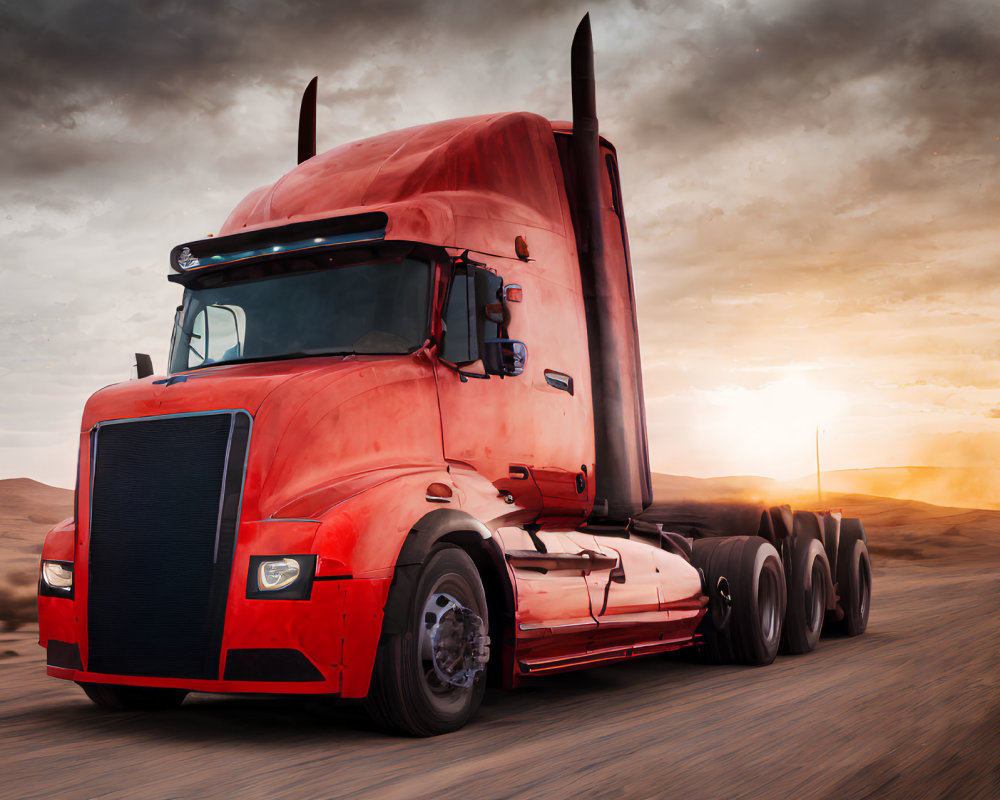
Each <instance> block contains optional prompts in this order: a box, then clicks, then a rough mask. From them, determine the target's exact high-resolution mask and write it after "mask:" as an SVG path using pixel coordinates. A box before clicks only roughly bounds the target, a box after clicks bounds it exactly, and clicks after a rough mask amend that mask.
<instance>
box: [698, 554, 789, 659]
mask: <svg viewBox="0 0 1000 800" xmlns="http://www.w3.org/2000/svg"><path fill="white" fill-rule="evenodd" d="M694 560H695V564H697V565H698V566H700V567H701V568H702V569H703V570H705V574H706V577H707V579H708V582H709V590H710V592H717V587H718V585H719V581H720V579H721V578H725V580H726V583H727V584H728V590H729V594H730V597H731V599H732V610H731V612H730V614H729V619H728V624H727V625H726V626H725V628H724V629H723V630H721V631H720V630H716V629H711V630H708V631H707V632H706V648H707V654H708V657H709V658H710V659H711V660H713V661H719V662H726V661H735V662H736V663H739V664H752V665H763V664H770V663H771V662H772V661H774V657H775V655H777V653H778V644H779V642H780V640H781V620H782V618H783V617H784V614H785V580H784V576H783V574H782V570H781V559H780V558H779V557H778V551H777V550H775V549H774V546H773V545H771V544H770V543H769V542H767V541H765V540H764V539H761V538H760V537H759V536H732V537H725V538H720V539H701V540H698V541H696V542H695V544H694ZM712 602H714V597H713V596H711V595H710V603H712Z"/></svg>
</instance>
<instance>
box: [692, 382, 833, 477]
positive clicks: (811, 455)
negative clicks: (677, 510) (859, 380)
mask: <svg viewBox="0 0 1000 800" xmlns="http://www.w3.org/2000/svg"><path fill="white" fill-rule="evenodd" d="M705 394H706V397H705V400H706V404H707V407H706V408H705V413H706V414H707V415H708V417H709V418H710V419H711V423H710V425H709V429H710V432H709V439H710V441H709V442H706V444H707V445H710V446H711V447H713V448H714V449H715V450H716V452H717V454H718V457H719V463H720V474H745V475H763V476H766V477H771V478H779V479H788V478H796V477H801V476H802V475H808V474H809V473H811V472H813V471H814V470H815V469H816V455H815V440H816V432H817V429H818V430H820V431H821V433H824V434H825V433H826V432H828V431H830V430H832V429H833V428H834V426H835V424H836V422H837V420H838V419H839V418H840V416H841V414H842V412H843V409H844V406H845V403H846V399H845V398H846V396H845V394H844V393H843V392H841V391H838V390H836V389H833V388H831V387H829V386H825V385H823V383H822V382H821V381H819V380H817V379H815V378H813V377H812V376H810V375H809V374H808V373H793V374H790V375H785V376H784V377H781V378H779V379H777V380H775V381H772V382H770V383H766V384H764V385H762V386H760V387H759V388H753V389H751V388H746V387H737V386H721V387H718V388H716V389H713V390H710V391H708V392H706V393H705ZM722 465H725V466H724V467H723V466H722Z"/></svg>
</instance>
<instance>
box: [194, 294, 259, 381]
mask: <svg viewBox="0 0 1000 800" xmlns="http://www.w3.org/2000/svg"><path fill="white" fill-rule="evenodd" d="M245 331H246V315H245V314H244V312H243V309H242V308H240V307H239V306H223V305H212V306H207V307H205V308H203V309H202V310H201V311H199V312H198V316H196V317H195V318H194V322H193V323H192V324H191V336H190V341H189V345H188V363H187V365H188V367H189V368H191V367H199V366H202V365H203V364H215V363H217V362H220V361H232V360H233V359H236V358H240V357H241V356H242V355H243V340H244V334H245Z"/></svg>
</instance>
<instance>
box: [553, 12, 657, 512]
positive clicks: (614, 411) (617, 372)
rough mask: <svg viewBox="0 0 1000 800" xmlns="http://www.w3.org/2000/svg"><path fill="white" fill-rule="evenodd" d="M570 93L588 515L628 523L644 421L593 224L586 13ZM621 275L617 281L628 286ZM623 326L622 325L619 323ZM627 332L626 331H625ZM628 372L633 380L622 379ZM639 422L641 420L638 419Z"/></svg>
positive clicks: (625, 305)
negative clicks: (586, 366)
mask: <svg viewBox="0 0 1000 800" xmlns="http://www.w3.org/2000/svg"><path fill="white" fill-rule="evenodd" d="M570 73H571V76H572V90H573V135H572V138H571V141H570V163H571V165H572V172H573V180H572V181H571V185H572V187H573V189H572V197H571V203H572V205H573V206H574V209H575V212H576V214H575V216H574V222H575V225H576V242H577V252H578V254H579V259H580V273H581V278H582V282H583V294H584V304H585V306H586V313H587V331H588V339H589V347H590V365H591V384H592V389H593V396H594V435H595V444H596V450H597V453H596V460H597V468H596V475H595V478H596V497H595V503H594V515H595V516H604V517H609V518H612V519H628V518H630V517H633V516H635V515H637V514H639V513H640V512H641V511H642V509H643V506H644V505H645V503H644V499H645V498H644V492H643V485H644V483H643V477H644V475H648V472H649V466H648V464H649V461H648V455H647V454H646V452H645V447H644V446H643V445H644V441H645V437H644V430H640V427H644V423H645V421H644V419H642V417H640V419H638V420H637V419H636V413H635V408H636V401H635V399H634V398H632V397H628V398H626V397H624V395H623V391H622V386H623V384H624V385H625V386H626V387H629V388H630V389H631V388H632V387H633V386H634V387H635V388H636V391H639V392H641V385H642V383H641V381H642V376H641V373H639V372H638V364H637V363H635V362H636V360H637V349H638V343H637V342H636V343H632V342H630V341H629V339H628V338H627V336H628V334H632V335H633V336H634V335H635V334H634V330H635V328H634V325H635V322H634V320H635V310H634V308H633V307H632V304H631V302H630V301H629V300H628V297H627V295H628V290H627V289H626V297H625V300H624V301H623V298H622V296H621V291H620V289H621V284H622V275H620V274H618V273H617V270H616V268H615V265H613V264H612V263H609V261H608V258H607V257H606V254H605V247H604V245H605V243H604V235H603V229H602V225H603V223H602V219H601V212H602V208H601V182H600V181H601V152H600V139H599V136H598V124H597V102H596V91H595V81H594V44H593V38H592V35H591V30H590V15H589V14H587V15H585V16H584V18H583V19H582V20H581V21H580V24H579V26H578V27H577V29H576V35H575V36H574V37H573V47H572V49H571V52H570ZM629 280H630V277H629V275H628V272H626V274H625V281H626V282H627V281H629ZM626 322H627V326H626V324H625V323H626ZM626 327H628V330H627V331H626V330H625V328H626ZM633 370H635V372H636V373H638V374H637V375H635V377H634V378H632V377H630V378H629V379H627V380H623V379H622V378H623V376H624V375H625V374H627V373H630V372H632V371H633ZM643 416H644V415H643Z"/></svg>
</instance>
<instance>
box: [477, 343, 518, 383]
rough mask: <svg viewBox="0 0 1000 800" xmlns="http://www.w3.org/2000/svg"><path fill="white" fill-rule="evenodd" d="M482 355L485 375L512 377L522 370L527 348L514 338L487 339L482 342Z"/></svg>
mask: <svg viewBox="0 0 1000 800" xmlns="http://www.w3.org/2000/svg"><path fill="white" fill-rule="evenodd" d="M482 356H483V367H484V369H485V370H486V374H487V375H504V376H510V377H513V376H515V375H520V374H521V373H522V372H524V365H525V363H526V362H527V360H528V348H527V346H526V345H525V344H524V342H519V341H517V340H516V339H487V340H486V341H484V342H483V354H482Z"/></svg>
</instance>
